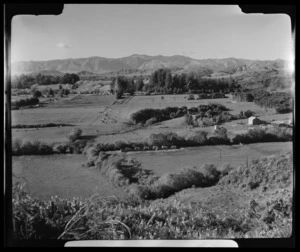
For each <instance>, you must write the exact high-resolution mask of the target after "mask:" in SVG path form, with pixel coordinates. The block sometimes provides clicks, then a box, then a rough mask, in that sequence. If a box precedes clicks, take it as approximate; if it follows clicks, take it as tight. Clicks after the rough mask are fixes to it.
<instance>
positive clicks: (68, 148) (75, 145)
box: [12, 128, 87, 156]
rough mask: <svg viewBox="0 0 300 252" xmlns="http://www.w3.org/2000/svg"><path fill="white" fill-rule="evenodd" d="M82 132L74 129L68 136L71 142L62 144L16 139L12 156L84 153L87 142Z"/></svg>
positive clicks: (13, 143) (13, 142)
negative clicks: (83, 138) (82, 137)
mask: <svg viewBox="0 0 300 252" xmlns="http://www.w3.org/2000/svg"><path fill="white" fill-rule="evenodd" d="M81 134H82V130H81V129H79V128H74V129H73V130H72V131H71V132H70V133H69V134H68V135H67V138H68V140H69V141H67V142H64V143H60V144H46V143H41V142H40V141H29V140H21V139H18V138H17V139H14V140H13V141H12V155H15V156H20V155H49V154H66V153H76V154H79V153H83V152H84V148H85V147H86V145H87V140H81V139H80V137H81Z"/></svg>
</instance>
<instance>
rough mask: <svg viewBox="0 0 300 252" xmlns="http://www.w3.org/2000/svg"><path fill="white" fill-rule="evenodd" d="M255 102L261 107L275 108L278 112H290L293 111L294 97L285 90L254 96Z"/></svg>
mask: <svg viewBox="0 0 300 252" xmlns="http://www.w3.org/2000/svg"><path fill="white" fill-rule="evenodd" d="M254 102H255V103H256V104H257V105H258V106H261V107H266V108H275V110H276V112H277V113H289V112H292V111H293V100H292V97H291V95H290V94H288V93H285V92H276V93H268V94H265V95H260V96H257V97H255V98H254Z"/></svg>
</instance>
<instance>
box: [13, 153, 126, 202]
mask: <svg viewBox="0 0 300 252" xmlns="http://www.w3.org/2000/svg"><path fill="white" fill-rule="evenodd" d="M85 161H86V157H85V156H83V155H76V154H72V155H70V154H63V155H49V156H20V157H13V163H12V166H13V183H15V182H17V181H20V182H22V183H26V186H25V189H26V190H27V191H29V193H30V194H31V195H34V196H37V197H39V198H41V199H50V197H51V196H55V195H57V196H59V197H64V198H73V197H82V198H88V197H90V196H91V195H92V194H94V193H98V194H99V195H100V196H109V195H115V196H117V197H122V196H124V192H123V191H122V190H120V189H116V188H114V187H113V186H111V185H110V184H109V182H108V181H107V179H106V178H105V177H103V176H102V175H100V174H99V172H97V171H95V170H92V169H88V168H86V167H82V164H83V163H84V162H85Z"/></svg>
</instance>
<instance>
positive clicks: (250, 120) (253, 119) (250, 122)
mask: <svg viewBox="0 0 300 252" xmlns="http://www.w3.org/2000/svg"><path fill="white" fill-rule="evenodd" d="M259 124H264V121H261V120H260V119H258V118H257V117H256V116H251V117H249V118H248V125H259Z"/></svg>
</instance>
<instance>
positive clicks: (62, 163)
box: [13, 142, 292, 199]
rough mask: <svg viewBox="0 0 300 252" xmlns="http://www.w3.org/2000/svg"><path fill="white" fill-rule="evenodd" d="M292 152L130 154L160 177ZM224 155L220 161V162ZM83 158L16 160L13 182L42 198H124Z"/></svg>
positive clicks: (288, 146)
mask: <svg viewBox="0 0 300 252" xmlns="http://www.w3.org/2000/svg"><path fill="white" fill-rule="evenodd" d="M290 150H292V143H291V142H285V143H259V144H250V145H244V146H242V147H239V148H238V149H233V148H232V147H230V146H217V147H214V146H202V147H196V148H186V149H182V150H176V151H161V152H144V153H142V152H140V153H128V154H127V155H128V156H132V157H133V158H136V159H137V160H138V161H139V162H141V163H142V167H143V168H145V169H149V170H152V171H154V173H155V174H156V175H158V176H161V175H163V174H165V173H174V172H178V171H180V170H181V169H182V168H184V167H193V166H195V167H199V168H200V167H201V165H203V164H215V165H216V166H217V167H218V168H219V169H222V168H223V165H225V164H230V165H232V166H235V167H236V166H238V165H240V164H244V163H245V162H246V161H247V159H248V161H250V160H252V159H256V158H259V157H262V156H265V155H272V154H278V153H280V152H282V151H290ZM220 151H221V158H220ZM85 161H86V157H85V156H84V155H75V154H72V155H71V154H65V155H47V156H20V157H13V174H14V176H13V179H14V182H16V181H21V182H22V183H26V189H27V190H29V192H30V193H31V194H32V195H34V196H37V197H39V198H44V199H45V198H50V196H52V195H58V196H60V197H65V198H72V197H89V196H91V195H92V194H94V193H96V192H97V193H98V194H100V195H101V196H111V195H114V196H117V197H120V198H122V197H125V196H126V194H125V193H124V191H123V190H122V189H116V188H115V187H113V186H112V185H110V183H109V182H108V180H107V179H106V178H105V177H103V176H102V175H100V173H99V171H97V170H96V169H95V168H93V167H91V168H86V167H82V164H83V163H84V162H85Z"/></svg>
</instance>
